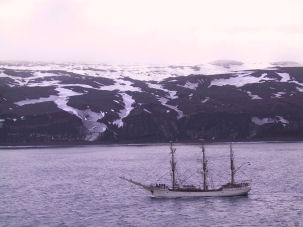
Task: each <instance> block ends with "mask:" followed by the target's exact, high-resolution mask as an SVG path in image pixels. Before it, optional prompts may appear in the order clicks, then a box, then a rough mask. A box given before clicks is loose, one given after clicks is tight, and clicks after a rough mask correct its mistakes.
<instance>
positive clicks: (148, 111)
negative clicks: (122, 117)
mask: <svg viewBox="0 0 303 227" xmlns="http://www.w3.org/2000/svg"><path fill="white" fill-rule="evenodd" d="M143 110H144V111H145V112H147V113H150V114H151V112H150V111H149V110H147V109H145V108H144V109H143Z"/></svg>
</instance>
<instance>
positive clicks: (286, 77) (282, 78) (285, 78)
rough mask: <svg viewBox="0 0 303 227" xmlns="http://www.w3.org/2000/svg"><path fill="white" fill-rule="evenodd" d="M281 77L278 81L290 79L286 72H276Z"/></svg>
mask: <svg viewBox="0 0 303 227" xmlns="http://www.w3.org/2000/svg"><path fill="white" fill-rule="evenodd" d="M277 74H278V75H279V76H280V77H281V79H280V82H287V81H289V80H290V76H289V74H288V73H277Z"/></svg>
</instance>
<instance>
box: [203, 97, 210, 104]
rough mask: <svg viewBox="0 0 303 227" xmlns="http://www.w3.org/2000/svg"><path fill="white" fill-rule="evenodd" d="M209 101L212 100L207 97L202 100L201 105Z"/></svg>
mask: <svg viewBox="0 0 303 227" xmlns="http://www.w3.org/2000/svg"><path fill="white" fill-rule="evenodd" d="M209 100H210V98H209V97H206V98H205V99H202V100H201V103H207V102H208V101H209Z"/></svg>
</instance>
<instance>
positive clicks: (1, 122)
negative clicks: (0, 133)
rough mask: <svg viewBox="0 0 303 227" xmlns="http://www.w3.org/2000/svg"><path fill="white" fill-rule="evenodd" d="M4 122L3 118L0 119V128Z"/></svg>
mask: <svg viewBox="0 0 303 227" xmlns="http://www.w3.org/2000/svg"><path fill="white" fill-rule="evenodd" d="M4 122H5V119H0V128H2V127H3V124H4Z"/></svg>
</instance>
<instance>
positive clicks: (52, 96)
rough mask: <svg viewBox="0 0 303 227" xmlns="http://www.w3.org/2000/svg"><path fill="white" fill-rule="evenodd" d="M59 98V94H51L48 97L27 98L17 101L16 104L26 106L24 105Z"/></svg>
mask: <svg viewBox="0 0 303 227" xmlns="http://www.w3.org/2000/svg"><path fill="white" fill-rule="evenodd" d="M57 98H58V96H55V95H51V96H49V97H47V98H39V99H25V100H22V101H18V102H15V104H16V105H18V106H24V105H30V104H36V103H41V102H50V101H55V100H56V99H57Z"/></svg>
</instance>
